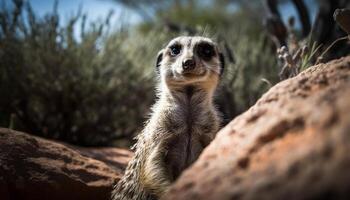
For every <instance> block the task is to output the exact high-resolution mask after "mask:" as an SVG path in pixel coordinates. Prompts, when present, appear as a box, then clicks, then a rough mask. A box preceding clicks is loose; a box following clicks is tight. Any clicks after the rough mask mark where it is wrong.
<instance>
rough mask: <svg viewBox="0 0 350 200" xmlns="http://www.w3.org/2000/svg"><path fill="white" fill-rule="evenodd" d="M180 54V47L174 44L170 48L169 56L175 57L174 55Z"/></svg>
mask: <svg viewBox="0 0 350 200" xmlns="http://www.w3.org/2000/svg"><path fill="white" fill-rule="evenodd" d="M180 52H181V46H180V45H179V44H174V45H172V46H170V54H171V56H176V55H178V54H180Z"/></svg>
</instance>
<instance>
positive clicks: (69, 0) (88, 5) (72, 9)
mask: <svg viewBox="0 0 350 200" xmlns="http://www.w3.org/2000/svg"><path fill="white" fill-rule="evenodd" d="M0 1H5V3H7V4H11V0H0ZM27 1H29V2H30V4H31V5H32V7H33V10H34V11H35V13H37V14H38V15H40V16H43V15H45V14H46V13H49V12H51V11H52V9H53V5H54V2H55V0H27ZM304 2H305V3H306V4H307V6H308V8H309V11H310V14H311V18H312V19H314V17H315V13H316V10H317V7H316V6H315V3H314V2H315V0H305V1H304ZM79 7H81V8H82V11H83V13H86V14H87V16H88V22H91V21H96V20H98V19H101V20H103V19H105V17H106V16H107V15H108V12H109V11H110V10H114V15H113V16H112V18H111V25H112V27H118V25H120V19H123V18H124V19H126V20H125V21H124V23H125V22H128V23H129V24H135V23H137V22H140V21H141V20H142V19H141V17H140V16H139V15H138V14H136V13H135V12H133V11H132V10H130V9H128V8H125V7H123V6H121V5H120V4H118V3H116V2H113V1H112V0H59V1H58V12H59V14H60V15H61V17H62V18H61V19H63V23H65V22H66V21H67V20H68V19H69V18H70V17H71V16H73V15H74V14H76V13H77V11H78V9H79ZM279 10H280V12H281V14H282V16H283V19H284V20H285V21H286V20H287V19H288V18H289V17H290V16H292V15H294V16H297V15H296V11H295V9H294V6H293V5H292V3H290V2H289V3H287V4H284V5H283V6H280V9H279ZM312 21H313V20H312ZM296 22H297V24H296V25H297V27H298V26H299V24H298V19H296ZM76 28H77V32H78V33H77V34H79V32H80V30H79V28H80V26H77V27H76Z"/></svg>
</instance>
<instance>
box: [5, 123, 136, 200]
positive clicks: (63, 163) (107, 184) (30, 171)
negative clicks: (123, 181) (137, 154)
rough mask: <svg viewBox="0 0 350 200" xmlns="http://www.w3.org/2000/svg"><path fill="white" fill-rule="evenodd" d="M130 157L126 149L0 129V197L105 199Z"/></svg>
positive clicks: (13, 198) (75, 199) (6, 199)
mask: <svg viewBox="0 0 350 200" xmlns="http://www.w3.org/2000/svg"><path fill="white" fill-rule="evenodd" d="M74 149H75V150H74ZM82 155H85V156H82ZM87 156H88V157H87ZM130 156H131V153H130V152H129V151H126V150H120V149H116V148H103V149H88V148H77V147H73V146H69V145H64V144H59V143H57V142H53V141H49V140H45V139H41V138H38V137H35V136H30V135H27V134H25V133H21V132H18V131H13V130H10V129H5V128H0V199H1V200H16V199H21V200H22V199H23V200H32V199H33V200H34V199H35V200H44V199H45V200H46V199H50V200H55V199H57V200H58V199H60V200H62V199H63V200H70V199H72V200H73V199H74V200H77V199H84V200H88V199H91V200H92V199H93V200H96V199H109V194H110V191H111V189H112V184H113V182H114V180H118V179H119V178H120V177H121V175H122V171H123V169H124V168H125V167H126V164H127V162H128V160H129V158H130ZM89 157H92V158H89ZM109 157H111V158H112V159H109ZM93 158H95V159H93ZM96 159H97V160H96ZM98 160H102V161H104V162H101V161H98ZM106 163H110V164H111V165H113V167H111V166H108V165H107V164H106Z"/></svg>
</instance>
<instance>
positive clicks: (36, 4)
mask: <svg viewBox="0 0 350 200" xmlns="http://www.w3.org/2000/svg"><path fill="white" fill-rule="evenodd" d="M28 1H29V2H30V3H31V5H32V7H33V9H34V11H36V12H37V13H38V14H39V15H44V14H45V13H48V12H50V11H52V8H53V5H54V2H55V0H28ZM79 7H82V11H83V13H87V14H88V17H89V20H91V21H93V20H97V19H99V18H101V19H104V18H105V17H106V16H107V15H108V12H109V11H110V10H114V11H115V14H114V16H113V17H112V23H117V22H118V18H119V17H120V16H121V15H124V16H125V17H127V18H128V19H129V20H130V22H131V23H136V22H137V21H139V20H140V18H139V16H138V15H136V14H134V13H133V12H132V11H131V10H129V9H126V8H124V7H122V6H120V5H119V4H118V3H115V2H113V1H109V0H59V2H58V11H59V13H60V15H61V16H63V17H64V18H67V19H68V18H69V16H72V15H73V14H74V13H75V14H76V13H77V10H78V9H79Z"/></svg>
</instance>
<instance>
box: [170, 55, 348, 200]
mask: <svg viewBox="0 0 350 200" xmlns="http://www.w3.org/2000/svg"><path fill="white" fill-rule="evenodd" d="M349 196H350V57H346V58H342V59H339V60H335V61H332V62H330V63H327V64H321V65H317V66H313V67H311V68H310V69H308V70H306V71H304V72H303V73H301V74H299V75H298V76H297V77H294V78H291V79H289V80H286V81H283V82H281V83H279V84H277V85H276V86H274V87H272V88H271V89H270V90H269V91H268V92H267V93H266V94H265V95H263V96H262V97H261V99H260V100H259V101H258V102H257V103H256V104H255V105H254V106H253V107H251V108H250V109H249V110H248V111H246V112H245V113H243V114H242V115H240V116H238V117H237V118H235V119H234V120H233V121H232V122H231V123H230V124H229V125H227V126H226V127H225V128H224V129H222V130H221V131H220V132H219V133H218V135H217V137H216V139H215V140H214V141H213V142H212V143H211V144H210V145H209V147H208V148H206V149H205V151H204V152H203V154H202V155H201V156H200V158H199V160H198V161H197V162H196V163H194V165H193V166H192V167H190V168H189V169H188V170H187V171H185V172H184V173H183V174H182V176H181V177H180V178H179V179H178V180H177V182H176V183H175V184H174V185H173V187H172V188H171V189H170V191H169V193H168V194H167V195H165V199H213V200H214V199H215V200H218V199H220V200H226V199H349Z"/></svg>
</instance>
